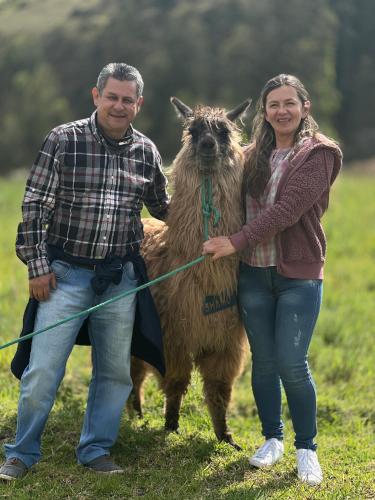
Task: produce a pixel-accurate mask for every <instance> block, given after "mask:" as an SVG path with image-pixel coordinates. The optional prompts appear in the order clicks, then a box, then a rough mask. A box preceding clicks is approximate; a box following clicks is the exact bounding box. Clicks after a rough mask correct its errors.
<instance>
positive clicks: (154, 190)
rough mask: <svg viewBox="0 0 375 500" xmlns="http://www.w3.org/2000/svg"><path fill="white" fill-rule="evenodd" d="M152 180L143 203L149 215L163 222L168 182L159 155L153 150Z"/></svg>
mask: <svg viewBox="0 0 375 500" xmlns="http://www.w3.org/2000/svg"><path fill="white" fill-rule="evenodd" d="M154 166H155V167H154V178H153V182H152V183H151V185H150V187H149V189H148V190H147V193H146V196H145V199H144V203H145V205H146V207H147V209H148V211H149V212H150V214H151V215H152V216H153V217H155V218H156V219H159V220H165V219H166V217H167V213H168V207H169V201H170V200H169V195H168V191H167V186H168V181H167V178H166V176H165V175H164V174H163V171H162V161H161V157H160V154H159V152H158V151H157V150H155V154H154Z"/></svg>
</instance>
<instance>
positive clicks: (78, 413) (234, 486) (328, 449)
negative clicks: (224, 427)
mask: <svg viewBox="0 0 375 500" xmlns="http://www.w3.org/2000/svg"><path fill="white" fill-rule="evenodd" d="M23 184H24V180H23V179H21V180H11V181H10V180H0V220H1V232H0V252H1V258H0V280H1V281H0V343H1V344H3V343H4V342H6V341H8V340H10V339H12V338H15V337H17V336H18V333H19V330H20V324H21V318H22V312H23V308H24V305H25V302H26V298H27V276H26V269H25V267H24V266H23V265H22V264H21V263H20V262H19V261H17V259H16V257H15V256H14V240H15V231H16V226H17V223H18V221H19V218H20V208H19V207H20V202H21V198H22V193H23ZM374 192H375V177H370V176H367V177H365V176H358V177H354V176H351V175H349V174H346V173H344V174H343V175H342V176H341V178H339V180H338V182H337V184H336V185H335V186H334V189H333V192H332V196H331V206H330V209H329V211H328V213H327V215H326V217H325V227H326V232H327V236H328V240H329V246H328V261H327V266H326V279H325V290H324V301H323V309H322V312H321V315H320V318H319V322H318V326H317V329H316V332H315V336H314V338H313V344H312V347H311V355H310V364H311V366H312V369H313V373H314V377H315V379H316V382H317V386H318V425H319V436H318V443H319V449H318V453H319V456H320V460H321V464H322V467H323V471H324V473H325V480H324V482H323V484H322V485H321V486H319V487H317V488H311V487H308V486H303V485H301V484H300V483H299V482H298V480H297V477H296V471H295V457H294V450H293V435H292V429H291V425H290V419H289V416H288V412H287V409H286V408H285V406H284V412H285V414H284V417H285V421H286V442H285V444H286V454H285V458H284V459H283V460H282V461H281V462H279V463H278V464H277V465H276V466H275V467H274V468H272V469H271V470H266V471H259V470H254V469H251V468H250V466H249V465H248V461H247V457H248V456H249V455H250V454H251V453H253V451H254V449H255V448H256V447H257V446H258V445H259V444H261V442H262V438H261V436H260V431H259V423H258V419H257V416H256V410H255V405H254V400H253V397H252V394H251V388H250V374H249V367H247V369H246V370H245V372H244V374H243V375H242V377H241V378H240V379H239V380H238V381H237V383H236V386H235V392H234V397H233V402H232V406H231V411H230V415H229V420H230V424H231V427H232V430H233V433H234V435H235V438H236V441H237V442H239V443H240V444H241V445H242V447H243V451H242V452H236V451H234V450H233V449H232V448H231V447H229V446H228V445H225V444H219V443H217V442H216V440H215V438H214V435H213V431H212V428H211V424H210V420H209V417H208V414H207V412H206V410H205V408H204V404H203V401H202V397H201V382H200V380H199V377H198V375H196V374H195V375H194V378H193V382H192V385H191V387H190V390H189V392H188V394H187V396H186V399H185V401H184V404H183V410H182V416H181V431H180V434H169V435H166V434H165V433H164V431H163V416H162V413H163V398H162V396H161V394H160V393H159V392H158V391H157V390H156V385H155V383H154V381H153V380H152V379H149V380H148V382H147V387H146V402H145V418H144V419H143V420H142V421H140V420H138V419H136V418H131V417H130V416H129V414H128V413H126V412H124V417H123V422H122V426H121V432H120V437H119V440H118V444H117V445H116V446H115V448H114V449H113V455H114V457H115V458H116V460H117V462H118V463H120V464H121V465H122V466H123V467H124V468H125V471H126V473H125V475H121V476H117V477H102V476H99V477H98V476H95V475H94V474H93V473H90V472H89V471H86V470H82V467H80V466H78V465H77V464H76V462H75V457H74V447H75V445H76V443H77V441H78V436H79V432H80V426H81V422H82V416H83V410H84V405H85V398H86V392H87V384H88V380H89V377H90V360H89V350H88V348H82V347H81V348H76V349H75V351H74V352H73V354H72V356H71V359H70V361H69V366H68V370H67V374H66V377H65V380H64V382H63V384H62V386H61V388H60V391H59V395H58V399H57V401H56V404H55V407H54V409H53V411H52V413H51V416H50V418H49V421H48V424H47V428H46V431H45V434H44V439H43V454H44V456H43V459H42V461H41V462H40V464H38V465H37V466H36V467H35V468H33V469H32V472H31V473H30V474H28V476H26V478H25V479H24V480H22V481H20V482H18V483H16V484H10V485H9V484H4V483H0V498H11V499H29V498H35V499H45V498H48V499H49V498H51V499H60V498H61V499H62V498H69V499H107V498H119V499H120V498H121V499H128V498H130V499H133V498H134V499H135V498H139V497H143V498H145V499H159V498H165V499H179V500H182V499H231V500H232V499H233V500H236V499H270V498H271V499H272V498H278V499H281V498H282V499H315V498H316V499H321V498H323V499H370V498H373V499H374V498H375V437H374V436H375V404H374V386H375V347H374V346H375V343H374V339H375V265H374V263H375V229H374V220H375V197H374ZM14 350H15V348H14V347H10V348H8V349H5V350H2V351H0V382H1V383H0V402H1V412H0V441H1V442H2V443H4V442H7V441H9V440H12V439H13V436H14V431H15V425H16V409H17V398H18V381H17V380H16V379H15V378H14V377H13V376H12V375H11V374H10V372H9V363H10V360H11V358H12V355H13V353H14Z"/></svg>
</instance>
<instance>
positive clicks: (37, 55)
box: [0, 0, 375, 174]
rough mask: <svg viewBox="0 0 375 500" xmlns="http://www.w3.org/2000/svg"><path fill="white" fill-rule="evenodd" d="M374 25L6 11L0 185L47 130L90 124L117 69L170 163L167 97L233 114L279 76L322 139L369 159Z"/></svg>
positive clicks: (354, 4) (200, 8)
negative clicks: (294, 90) (138, 76)
mask: <svg viewBox="0 0 375 500" xmlns="http://www.w3.org/2000/svg"><path fill="white" fill-rule="evenodd" d="M374 13H375V4H374V2H371V0H359V1H357V0H343V1H340V2H339V1H336V0H316V1H314V2H311V1H309V0H303V1H301V0H286V1H284V2H282V4H280V1H279V0H264V1H262V2H259V1H257V0H199V1H198V0H193V1H190V2H188V1H187V0H178V1H177V0H162V1H161V0H159V1H158V2H155V1H153V0H129V1H126V2H124V1H123V0H112V1H111V2H108V1H107V0H89V1H87V2H84V3H82V2H79V1H78V0H67V1H64V2H60V1H59V0H49V1H48V2H44V1H43V0H33V1H24V0H23V1H17V2H15V1H12V2H10V1H9V0H8V1H6V0H3V2H2V3H0V15H1V16H2V21H3V22H2V27H1V31H0V56H1V57H0V84H1V86H2V96H3V97H4V99H2V100H1V102H0V112H1V114H2V116H3V122H2V125H3V127H2V137H1V138H0V152H1V154H0V174H1V173H5V172H6V171H7V170H8V169H9V168H11V167H13V166H25V165H29V164H30V163H31V162H32V160H33V158H34V157H35V155H36V153H37V151H38V149H39V147H40V144H41V141H42V137H43V135H45V134H46V133H47V132H48V130H49V129H51V128H52V127H54V126H56V125H58V124H59V123H61V122H62V121H64V120H69V121H70V120H75V119H79V118H82V117H85V116H88V115H89V114H90V113H91V111H92V109H93V105H92V100H91V94H90V90H91V88H92V86H93V85H94V84H95V81H96V78H97V74H98V72H99V71H100V69H101V68H102V67H103V66H104V64H106V63H108V62H109V61H114V60H120V61H126V62H128V63H130V64H133V65H135V66H137V67H138V68H139V69H140V71H141V73H142V74H143V76H144V80H145V83H146V85H145V104H144V107H143V109H142V112H141V113H140V115H139V117H137V122H136V127H138V128H139V129H140V130H142V131H144V132H145V133H146V134H147V135H149V136H150V137H151V138H152V139H153V140H154V141H155V142H156V144H157V145H158V147H159V149H160V151H161V153H162V156H163V157H164V158H165V160H166V161H168V160H169V159H171V158H173V157H174V156H175V153H176V151H177V149H178V147H179V142H180V133H176V118H175V116H174V113H173V110H172V108H171V106H170V105H169V97H170V96H172V95H177V96H178V97H180V98H182V99H183V100H186V102H187V103H188V104H190V105H192V106H193V105H195V104H198V103H207V104H217V105H220V106H225V107H232V106H234V105H236V104H237V103H239V102H241V101H242V100H244V99H245V98H246V97H251V98H252V99H253V100H254V101H255V100H256V98H257V97H258V95H259V92H260V90H261V87H262V86H263V84H264V83H265V81H266V80H267V79H268V78H270V77H272V76H274V75H276V74H278V73H280V72H290V73H295V74H297V76H299V77H300V78H301V79H302V81H304V82H305V83H306V86H307V88H308V89H309V90H310V93H311V95H312V101H313V114H314V116H315V117H316V118H317V119H318V122H319V123H320V125H321V128H322V129H323V131H325V132H326V133H328V134H330V135H335V136H339V137H342V138H343V139H344V142H345V148H346V151H347V152H348V154H351V155H352V156H354V155H356V156H357V157H360V156H369V155H371V154H372V153H373V144H374V141H373V140H372V139H371V138H372V136H373V130H374V129H373V123H372V122H373V120H372V116H371V109H372V107H371V105H370V104H371V102H372V100H371V99H373V98H371V97H370V94H371V93H370V92H369V91H367V92H366V89H371V88H372V87H373V83H374V78H375V71H374V69H373V65H372V64H371V62H372V60H373V50H374V49H373V44H372V38H371V37H372V24H371V22H372V18H373V15H374ZM353 75H355V76H356V78H353ZM27 82H30V84H31V87H32V88H30V89H29V88H28V87H29V85H28V84H27ZM253 109H254V106H253ZM30 123H31V124H32V125H30ZM247 125H248V127H247V128H248V130H249V129H250V124H247ZM354 125H355V126H354Z"/></svg>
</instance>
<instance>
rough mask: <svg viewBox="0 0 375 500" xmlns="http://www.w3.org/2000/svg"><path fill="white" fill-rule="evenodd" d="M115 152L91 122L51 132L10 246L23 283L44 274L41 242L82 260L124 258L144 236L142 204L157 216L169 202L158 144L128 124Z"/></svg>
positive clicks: (29, 183) (161, 215) (93, 118)
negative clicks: (25, 274) (22, 268)
mask: <svg viewBox="0 0 375 500" xmlns="http://www.w3.org/2000/svg"><path fill="white" fill-rule="evenodd" d="M123 143H125V147H124V146H121V149H120V150H119V152H114V150H113V149H112V148H110V147H109V145H108V143H107V142H106V141H105V139H104V138H103V136H102V135H101V134H100V132H99V130H98V128H97V125H96V112H94V113H93V114H92V115H91V117H90V118H87V119H84V120H79V121H76V122H72V123H67V124H64V125H61V126H59V127H56V128H54V129H53V130H52V131H51V132H50V134H49V135H48V136H47V137H46V139H45V141H44V144H43V146H42V149H41V151H40V152H39V155H38V157H37V159H36V162H35V164H34V165H33V167H32V169H31V173H30V176H29V178H28V181H27V185H26V192H25V197H24V200H23V205H22V213H23V222H21V223H20V224H19V227H18V235H17V242H16V251H17V255H18V257H19V258H20V259H21V260H22V261H23V262H25V263H27V265H28V270H29V278H34V277H37V276H41V275H43V274H47V273H49V272H51V271H50V266H49V260H48V256H47V245H54V246H56V247H59V248H61V249H63V250H64V252H66V253H67V254H70V255H73V256H76V257H83V258H87V259H94V260H96V259H104V258H105V257H107V256H109V255H115V256H120V257H125V256H126V255H129V254H134V253H137V252H138V251H139V246H140V243H141V241H142V239H143V226H142V223H141V210H142V207H143V203H145V205H146V206H147V208H148V210H149V212H150V214H151V215H153V216H154V217H157V218H159V219H163V218H165V216H166V213H167V207H168V203H169V197H168V194H167V192H166V185H167V180H166V177H165V176H164V174H163V173H162V170H161V158H160V155H159V152H158V150H157V149H156V146H155V145H154V144H153V143H152V142H151V141H150V140H149V139H148V138H147V137H146V136H144V135H143V134H141V133H140V132H138V131H137V130H135V129H133V128H132V127H131V126H130V128H129V130H128V134H127V136H126V137H125V138H124V140H123Z"/></svg>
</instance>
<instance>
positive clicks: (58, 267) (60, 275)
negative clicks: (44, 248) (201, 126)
mask: <svg viewBox="0 0 375 500" xmlns="http://www.w3.org/2000/svg"><path fill="white" fill-rule="evenodd" d="M51 269H52V271H53V272H54V274H55V276H56V279H57V280H62V279H65V278H67V277H68V275H69V273H70V271H71V269H72V266H71V265H70V264H69V262H65V260H54V261H53V262H52V264H51Z"/></svg>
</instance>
